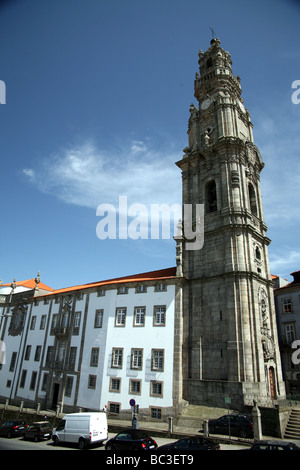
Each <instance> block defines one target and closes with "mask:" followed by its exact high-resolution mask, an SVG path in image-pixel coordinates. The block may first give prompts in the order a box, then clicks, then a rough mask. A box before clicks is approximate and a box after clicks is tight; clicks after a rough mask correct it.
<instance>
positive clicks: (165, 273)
mask: <svg viewBox="0 0 300 470" xmlns="http://www.w3.org/2000/svg"><path fill="white" fill-rule="evenodd" d="M175 276H176V267H172V268H164V269H158V270H155V271H147V272H144V273H139V274H131V275H128V276H122V277H116V278H112V279H105V280H103V281H95V282H90V283H88V284H78V285H76V286H69V287H62V288H60V289H54V290H53V291H52V292H51V293H50V294H41V295H40V296H38V297H42V296H44V295H53V294H59V293H63V292H72V291H75V290H81V289H88V288H91V287H97V286H104V285H108V284H117V283H121V282H127V281H128V282H134V281H136V282H138V281H142V280H143V281H145V280H147V279H149V280H150V279H167V278H171V277H175ZM36 297H37V296H36Z"/></svg>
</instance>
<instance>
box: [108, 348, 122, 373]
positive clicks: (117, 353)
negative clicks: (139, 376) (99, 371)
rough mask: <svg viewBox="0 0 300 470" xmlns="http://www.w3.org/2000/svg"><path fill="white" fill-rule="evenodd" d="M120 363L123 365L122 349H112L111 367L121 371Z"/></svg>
mask: <svg viewBox="0 0 300 470" xmlns="http://www.w3.org/2000/svg"><path fill="white" fill-rule="evenodd" d="M122 363H123V349H122V348H113V350H112V361H111V367H113V368H118V369H121V368H122Z"/></svg>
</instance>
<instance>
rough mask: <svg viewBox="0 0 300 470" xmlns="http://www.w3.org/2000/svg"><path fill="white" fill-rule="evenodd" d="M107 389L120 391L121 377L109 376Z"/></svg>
mask: <svg viewBox="0 0 300 470" xmlns="http://www.w3.org/2000/svg"><path fill="white" fill-rule="evenodd" d="M109 391H110V392H116V393H120V391H121V379H120V378H119V377H111V378H110V383H109Z"/></svg>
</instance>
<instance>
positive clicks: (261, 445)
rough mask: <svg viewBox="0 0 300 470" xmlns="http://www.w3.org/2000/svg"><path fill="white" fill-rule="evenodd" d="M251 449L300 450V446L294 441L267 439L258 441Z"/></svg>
mask: <svg viewBox="0 0 300 470" xmlns="http://www.w3.org/2000/svg"><path fill="white" fill-rule="evenodd" d="M250 450H300V447H298V446H297V445H296V444H294V442H289V441H276V440H274V441H273V440H265V441H258V442H256V443H255V444H253V446H252V447H250Z"/></svg>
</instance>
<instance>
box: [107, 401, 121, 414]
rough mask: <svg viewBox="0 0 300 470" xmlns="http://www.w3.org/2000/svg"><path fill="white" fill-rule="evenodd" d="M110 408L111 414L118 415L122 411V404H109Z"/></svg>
mask: <svg viewBox="0 0 300 470" xmlns="http://www.w3.org/2000/svg"><path fill="white" fill-rule="evenodd" d="M108 408H109V411H110V413H117V414H119V413H120V409H121V405H120V403H111V402H110V403H109V404H108Z"/></svg>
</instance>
